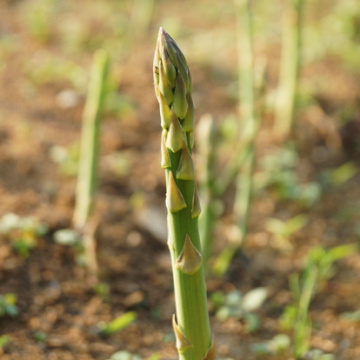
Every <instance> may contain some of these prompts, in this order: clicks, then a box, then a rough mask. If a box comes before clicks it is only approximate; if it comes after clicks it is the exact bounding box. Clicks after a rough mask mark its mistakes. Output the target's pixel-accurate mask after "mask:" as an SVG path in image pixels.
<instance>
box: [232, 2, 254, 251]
mask: <svg viewBox="0 0 360 360" xmlns="http://www.w3.org/2000/svg"><path fill="white" fill-rule="evenodd" d="M235 4H236V8H237V9H236V10H237V11H236V13H237V24H238V36H239V74H240V87H239V91H240V94H239V99H240V114H241V120H242V122H241V123H242V126H243V129H244V130H243V137H242V139H243V143H244V148H243V153H244V155H243V156H244V158H243V163H242V167H241V171H240V172H239V173H238V176H237V180H236V198H235V204H234V215H235V221H236V223H237V224H238V227H239V230H240V234H241V238H240V239H239V246H243V245H244V241H245V236H246V232H247V224H248V219H249V213H250V207H251V199H252V192H253V185H252V177H253V170H254V162H255V136H256V132H257V128H258V123H259V121H258V119H257V116H256V109H255V107H256V106H255V85H254V58H253V57H254V54H253V32H252V13H251V0H242V1H239V0H236V1H235Z"/></svg>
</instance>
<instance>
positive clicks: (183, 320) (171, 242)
mask: <svg viewBox="0 0 360 360" xmlns="http://www.w3.org/2000/svg"><path fill="white" fill-rule="evenodd" d="M154 84H155V93H156V97H157V99H158V102H159V105H160V115H161V126H162V128H163V131H162V138H161V150H162V158H161V166H162V167H163V168H164V169H165V178H166V188H167V194H166V207H167V210H168V229H169V239H168V246H169V250H170V254H171V260H172V270H173V280H174V292H175V305H176V318H175V316H174V317H173V327H174V332H175V335H176V347H177V349H178V353H179V359H180V360H212V359H215V342H214V341H213V340H212V339H211V331H210V324H209V314H208V310H207V298H206V285H205V278H204V270H203V264H202V257H201V246H200V236H199V229H198V217H199V214H200V205H199V199H198V196H197V191H196V187H195V174H194V165H193V161H192V156H191V153H192V148H193V139H194V134H193V131H194V107H193V103H192V97H191V91H192V85H191V76H190V72H189V68H188V65H187V63H186V60H185V57H184V55H183V53H182V52H181V50H180V49H179V47H178V46H177V44H176V43H175V41H174V40H173V39H172V38H171V37H170V35H169V34H167V33H166V32H165V31H164V30H163V29H162V28H160V31H159V35H158V41H157V46H156V50H155V57H154Z"/></svg>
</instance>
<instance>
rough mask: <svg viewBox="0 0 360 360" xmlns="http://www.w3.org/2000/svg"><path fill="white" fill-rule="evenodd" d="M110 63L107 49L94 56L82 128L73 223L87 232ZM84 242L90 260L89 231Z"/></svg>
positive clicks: (91, 242) (95, 178) (94, 188)
mask: <svg viewBox="0 0 360 360" xmlns="http://www.w3.org/2000/svg"><path fill="white" fill-rule="evenodd" d="M108 67H109V58H108V54H107V53H106V52H105V51H104V50H98V51H97V52H96V53H95V54H94V58H93V63H92V69H91V75H90V83H89V88H88V93H87V97H86V104H85V108H84V113H83V120H82V129H81V144H80V160H79V171H78V179H77V189H76V203H75V211H74V216H73V225H74V227H75V229H76V230H78V231H80V232H85V227H86V226H87V222H88V218H89V216H90V214H91V210H92V206H93V202H94V194H95V191H96V183H97V174H98V156H99V132H100V120H101V116H102V107H103V102H104V94H105V86H106V79H107V73H108ZM84 243H85V255H86V258H87V261H90V259H89V257H90V258H91V257H94V250H91V251H89V249H90V248H91V247H94V244H93V241H91V240H89V239H88V234H87V236H85V241H84ZM90 262H92V261H90Z"/></svg>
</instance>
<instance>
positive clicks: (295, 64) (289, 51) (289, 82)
mask: <svg viewBox="0 0 360 360" xmlns="http://www.w3.org/2000/svg"><path fill="white" fill-rule="evenodd" d="M303 3H304V1H303V0H288V1H286V2H285V11H284V15H283V41H282V43H283V45H282V46H283V48H282V55H281V65H280V66H281V67H280V82H279V88H278V94H277V99H276V100H277V103H276V114H275V119H276V122H275V134H276V136H277V138H278V139H279V140H284V139H286V138H287V137H288V136H289V134H290V132H291V129H292V126H293V118H294V110H295V105H296V92H297V87H298V78H299V69H300V56H301V26H302V15H303Z"/></svg>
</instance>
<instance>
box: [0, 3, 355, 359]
mask: <svg viewBox="0 0 360 360" xmlns="http://www.w3.org/2000/svg"><path fill="white" fill-rule="evenodd" d="M136 3H141V2H139V1H137V2H136V1H134V4H136ZM146 3H147V2H146V1H145V2H143V6H142V9H144V6H145V5H144V4H146ZM149 3H150V1H149ZM220 3H221V4H220ZM314 3H316V4H315V5H313V7H312V10H311V11H312V12H310V10H309V13H308V22H309V24H310V25H309V26H311V25H313V24H314V23H315V24H316V23H317V22H318V21H319V22H320V21H322V20H323V19H325V20H326V17H327V16H329V14H330V13H331V11H332V10H333V8H334V7H335V5H336V4H337V2H336V1H334V2H329V1H321V0H319V1H318V2H314ZM325 3H326V5H327V7H328V10H326V11H325V10H324V7H323V6H322V5H323V4H325ZM132 6H133V2H132V1H121V2H117V1H110V0H107V1H90V0H80V1H69V0H66V1H55V0H54V1H41V0H31V1H25V0H22V1H21V0H18V1H16V0H13V1H12V0H7V1H4V0H3V1H1V2H0V217H2V216H3V215H5V214H8V213H16V214H17V215H19V216H31V217H33V218H34V219H36V220H37V221H41V222H42V223H45V224H46V225H47V226H48V229H49V230H48V232H47V234H46V235H44V236H42V237H39V238H38V239H37V243H36V246H35V247H34V248H33V249H32V250H31V251H30V253H29V256H27V257H23V256H20V255H19V254H18V252H17V251H16V250H15V249H14V247H13V246H12V241H13V240H14V239H11V238H10V237H9V236H5V235H1V234H0V295H1V294H6V293H14V294H16V296H17V306H18V308H19V314H18V315H17V316H15V317H9V316H4V317H1V318H0V335H5V334H6V335H9V336H10V339H11V341H10V342H9V343H8V344H6V345H5V346H4V347H2V348H0V358H1V359H3V360H17V359H21V360H35V359H36V360H42V359H49V360H70V359H77V360H90V359H96V360H105V359H108V358H109V357H110V356H111V354H113V353H115V352H116V351H120V350H126V351H129V352H132V353H134V354H138V355H140V356H141V357H142V358H147V357H149V356H151V355H152V354H154V353H157V354H158V355H159V357H160V359H164V360H166V359H175V358H176V357H177V355H176V351H175V348H174V344H173V336H172V329H171V316H172V314H173V312H174V299H173V293H172V277H171V267H170V259H169V255H168V250H167V247H166V244H165V242H164V239H163V237H162V236H155V235H154V233H153V232H152V231H151V229H149V228H148V227H146V226H144V225H143V222H142V221H141V219H140V220H139V218H141V216H142V217H144V211H145V210H146V209H150V211H152V209H153V207H155V209H156V211H160V215H159V216H155V219H154V220H153V222H154V223H156V224H158V226H159V227H160V229H162V231H163V233H164V231H165V233H166V230H165V228H164V227H165V225H164V219H165V218H164V217H163V216H162V215H161V214H162V212H164V207H163V204H164V194H165V187H164V179H163V177H164V175H163V171H162V169H161V168H160V164H159V163H160V156H159V151H160V150H159V148H160V123H159V115H158V108H157V103H156V99H155V95H154V91H153V84H152V57H153V51H154V48H155V41H156V36H157V31H158V28H159V26H160V25H161V26H163V27H164V28H165V29H166V30H167V31H168V32H169V33H170V34H171V35H172V36H173V37H174V38H175V39H176V41H177V42H178V44H179V46H180V47H181V48H182V49H183V52H184V53H185V55H186V57H187V59H188V63H189V66H190V69H191V72H192V78H193V81H194V102H195V106H196V112H197V118H199V117H200V116H201V115H202V114H204V113H205V112H210V113H212V114H213V115H214V116H215V118H216V120H217V121H219V122H221V121H222V119H224V118H225V117H228V116H229V115H232V116H234V115H236V111H237V110H236V109H237V102H236V95H237V90H236V89H237V83H236V79H237V75H236V71H237V52H236V42H235V19H234V10H233V4H232V1H225V2H218V1H198V2H194V1H190V0H189V1H188V0H183V1H172V2H169V1H168V2H167V1H155V2H154V8H153V13H152V18H151V21H150V22H147V20H146V13H145V15H144V14H143V17H144V18H145V20H144V19H142V18H141V16H142V15H141V14H140V15H139V16H136V14H138V12H136V11H135V10H134V8H132ZM134 6H135V5H134ZM274 6H275V7H274V8H273V7H270V5H269V4H267V3H266V2H265V1H259V5H258V7H259V9H260V10H261V14H263V16H264V19H265V20H264V24H261V21H259V19H260V15H258V13H257V12H255V14H256V17H255V20H256V21H257V24H258V28H257V33H256V34H259V35H258V37H256V43H257V48H256V52H257V56H258V57H261V56H266V57H267V58H268V59H269V81H268V92H269V99H270V100H269V102H270V103H271V92H272V91H273V90H274V89H275V88H276V83H277V71H278V65H279V64H278V62H279V55H280V50H279V44H280V38H281V37H280V29H279V19H280V13H281V8H280V5H274ZM260 10H259V11H260ZM274 18H275V19H274ZM325 20H324V21H325ZM144 24H145V25H144ZM266 24H268V25H266ZM324 26H325V25H324ZM334 26H335V25H334ZM324 29H326V27H324ZM314 36H315V35H314ZM310 38H311V36H310ZM334 41H337V40H336V39H334ZM324 42H326V41H325V39H324ZM327 42H331V40H327ZM324 46H325V45H324ZM357 46H359V45H358V44H357ZM100 47H104V48H106V49H107V50H108V51H109V52H110V56H111V61H112V67H111V79H112V84H111V85H112V88H111V95H110V101H109V103H108V104H107V108H106V115H105V118H104V121H103V124H102V134H101V159H100V179H99V192H98V198H97V204H96V209H95V213H96V214H97V215H98V216H99V218H100V226H99V229H98V231H97V242H98V258H99V264H100V268H101V279H102V281H103V283H105V284H107V285H108V286H109V294H108V298H107V299H104V297H103V296H101V295H99V294H98V293H96V292H95V291H94V290H93V288H92V286H91V284H89V283H88V282H87V281H86V274H85V271H84V268H83V267H82V266H81V265H80V264H78V263H77V261H76V257H77V254H76V249H74V248H72V247H66V246H62V245H59V244H57V243H55V241H54V239H53V233H54V232H55V231H56V230H58V229H62V228H69V227H71V217H72V212H73V207H74V195H75V183H76V177H75V176H74V171H73V170H72V168H71V166H73V165H71V163H70V165H69V164H68V165H67V166H68V168H66V169H65V170H64V169H63V168H61V166H60V165H59V164H57V163H56V162H55V161H54V156H52V155H51V154H54V152H55V151H56V149H57V150H59V149H60V150H61V149H67V150H68V152H71V149H75V150H73V152H75V153H76V144H78V142H79V136H80V129H81V114H82V109H83V105H84V100H85V93H86V84H87V80H88V75H89V69H90V65H91V58H92V54H93V52H94V51H95V50H96V49H97V48H100ZM309 52H310V50H309ZM314 52H315V50H314ZM359 80H360V79H359V72H358V70H357V72H356V71H353V68H352V67H351V66H346V64H344V61H343V60H342V59H340V58H339V57H337V56H335V55H332V54H326V52H324V55H321V54H320V55H318V57H316V56H315V55H314V56H313V59H311V56H310V58H309V57H308V59H307V62H306V65H305V67H304V71H303V73H302V86H303V88H305V89H306V91H307V92H308V93H310V94H311V101H310V100H307V102H305V105H304V106H302V107H301V109H300V110H299V112H298V115H297V124H298V125H297V131H296V135H295V142H296V144H297V149H298V152H299V161H298V164H297V166H296V169H295V171H296V174H297V176H298V178H299V180H300V181H301V182H304V183H306V182H309V181H318V180H319V176H320V174H321V171H323V170H324V169H331V168H336V167H338V166H340V165H341V164H344V163H346V162H347V161H349V160H351V161H353V162H354V163H355V164H356V165H357V166H358V165H359V147H356V146H358V144H359V142H358V140H357V139H358V138H359V135H360V126H359V122H360V117H359V110H360V97H359V94H360V85H359V84H360V81H359ZM234 94H235V95H234ZM308 98H309V97H308ZM342 110H344V111H343V112H341V111H342ZM339 114H340V115H339ZM344 121H348V123H350V125H348V126H347V127H345V128H344V126H343V123H344ZM271 124H272V116H271V111H269V112H268V113H267V114H266V117H265V119H264V122H263V127H262V130H261V132H260V134H259V138H258V139H259V141H258V154H259V157H261V156H263V155H264V154H267V153H268V152H271V151H273V150H274V148H275V145H274V144H273V141H272V138H271ZM340 128H341V129H342V130H341V132H340V130H339V129H340ZM341 136H342V138H341ZM344 138H345V140H346V144H347V146H345V148H344V146H343V145H342V139H344ZM54 147H57V148H54ZM54 149H55V150H54ZM69 149H70V150H69ZM319 154H322V155H321V156H316V155H319ZM69 167H70V169H69ZM73 167H74V166H73ZM69 174H70V175H69ZM359 179H360V173H359V171H358V170H357V171H356V173H355V175H354V176H353V177H352V178H350V179H349V180H348V181H346V182H345V183H343V184H340V185H337V186H334V187H331V188H330V189H327V190H325V191H324V192H323V195H322V196H321V197H320V198H319V199H318V200H317V201H316V202H315V203H314V204H313V206H311V207H310V208H309V209H307V210H306V211H305V212H306V214H307V215H308V219H309V220H308V222H307V224H306V226H305V227H303V228H302V229H301V230H300V231H298V232H296V233H295V234H293V236H292V237H291V239H290V241H291V244H292V246H293V248H292V250H291V251H290V252H286V253H284V252H281V251H279V250H278V249H276V248H275V247H274V246H273V243H274V242H273V239H272V235H271V234H270V233H269V232H268V231H267V230H266V228H265V225H264V224H265V221H266V219H267V218H269V217H278V218H283V219H288V218H291V217H293V216H295V215H297V214H299V213H300V212H304V211H302V210H301V209H300V208H299V206H298V205H296V204H294V203H292V202H285V201H283V202H281V201H278V199H277V198H276V196H275V195H274V194H273V193H272V192H271V191H268V192H261V194H258V195H256V196H255V199H254V206H253V210H252V216H251V221H250V234H249V238H248V242H247V247H246V255H247V257H248V259H249V262H244V261H242V260H241V258H240V257H239V258H236V259H235V260H234V262H233V263H232V265H231V268H230V270H229V271H228V273H227V274H226V276H225V277H224V278H222V279H217V278H214V277H211V276H210V277H209V279H208V291H209V293H210V294H211V293H213V292H214V291H217V290H221V291H224V292H225V293H226V292H229V291H231V290H233V289H240V290H241V291H242V292H246V291H248V290H250V289H252V288H254V287H257V286H263V287H266V288H267V290H268V292H269V297H268V300H267V301H266V302H265V304H264V305H263V306H262V307H261V309H260V310H258V311H257V314H258V316H259V317H260V328H259V330H257V331H256V332H254V333H252V334H249V333H247V332H246V331H245V328H244V324H243V323H242V322H241V321H239V320H236V319H233V318H230V319H228V320H226V321H225V322H220V321H219V320H217V319H216V318H215V317H214V316H213V315H214V312H213V311H212V310H211V309H210V310H211V315H212V320H211V321H212V327H213V331H214V333H215V336H216V339H217V340H216V341H217V344H218V355H219V358H220V357H221V358H226V357H228V358H233V359H237V360H240V359H247V360H253V359H254V360H255V359H264V358H265V359H270V360H276V359H278V360H280V359H284V360H286V359H291V354H290V352H287V353H285V354H284V355H282V356H271V355H266V356H260V355H256V354H254V353H253V352H252V351H251V348H250V345H251V344H254V343H259V342H264V341H266V340H269V339H271V338H272V337H273V336H274V335H276V334H278V333H283V332H284V331H283V330H282V329H281V328H280V325H279V322H278V320H279V317H280V315H281V314H282V311H283V310H284V308H285V306H286V305H287V304H289V303H290V302H291V294H290V292H289V289H288V280H287V278H288V275H289V273H291V272H292V271H295V270H299V269H301V266H302V264H303V263H302V260H303V258H304V256H305V255H306V254H307V253H308V251H309V249H310V248H311V247H312V246H314V245H316V244H322V245H323V246H325V247H332V246H336V245H340V244H343V243H353V242H355V241H356V240H357V239H356V235H355V233H354V226H355V225H356V223H358V221H359V210H360V207H359V201H360V188H359ZM233 191H234V189H233V188H230V189H229V191H228V192H227V194H226V198H225V205H226V206H228V205H229V204H231V199H232V198H233ZM159 209H160V210H159ZM341 210H343V212H341ZM153 211H155V210H153ZM340 212H341V214H342V215H343V216H341V214H340ZM141 214H142V215H141ZM147 214H148V213H147ZM339 214H340V215H339ZM344 214H345V215H344ZM148 216H149V215H146V216H145V217H148ZM230 221H231V213H230V210H229V209H227V210H226V211H225V213H224V216H223V222H221V223H219V226H218V230H217V233H218V236H217V239H216V241H217V245H216V248H217V251H219V250H220V249H221V248H222V247H223V246H224V245H225V240H226V236H225V235H224V234H225V232H226V224H227V223H230ZM359 270H360V256H359V255H354V256H351V257H349V258H347V259H344V260H342V261H340V262H339V263H338V264H336V273H335V275H334V277H333V278H332V279H331V280H330V281H329V282H328V283H326V286H325V287H324V288H323V289H321V291H320V292H319V293H318V294H317V295H316V296H315V298H314V300H313V302H312V304H311V307H310V314H311V317H312V322H313V327H314V330H313V335H312V338H311V346H312V347H313V348H319V349H322V350H324V351H326V352H329V353H334V354H335V355H336V359H339V360H354V359H360V323H359V322H349V321H345V320H343V319H342V318H341V317H340V314H342V313H344V312H353V311H355V310H358V309H359V304H360V272H359ZM130 310H133V311H136V312H137V314H138V319H137V321H136V322H134V323H133V324H131V325H130V326H129V327H127V328H126V329H125V330H123V331H120V332H118V333H116V334H113V335H111V336H109V337H101V336H100V335H98V332H97V327H98V326H99V323H101V322H109V321H110V320H112V319H114V318H115V317H117V316H119V315H121V314H123V313H125V312H127V311H130ZM40 332H41V333H44V334H45V335H46V338H45V340H44V341H39V339H38V338H37V336H36V334H38V333H40Z"/></svg>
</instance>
